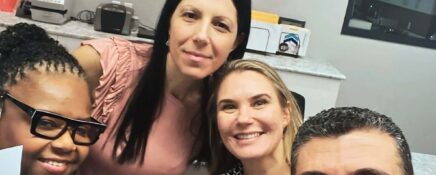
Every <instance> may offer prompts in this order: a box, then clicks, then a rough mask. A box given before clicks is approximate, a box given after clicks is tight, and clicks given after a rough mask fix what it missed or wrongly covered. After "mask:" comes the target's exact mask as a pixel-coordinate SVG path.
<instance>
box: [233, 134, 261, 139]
mask: <svg viewBox="0 0 436 175" xmlns="http://www.w3.org/2000/svg"><path fill="white" fill-rule="evenodd" d="M258 136H260V133H258V132H256V133H251V134H238V135H236V138H237V139H251V138H255V137H258Z"/></svg>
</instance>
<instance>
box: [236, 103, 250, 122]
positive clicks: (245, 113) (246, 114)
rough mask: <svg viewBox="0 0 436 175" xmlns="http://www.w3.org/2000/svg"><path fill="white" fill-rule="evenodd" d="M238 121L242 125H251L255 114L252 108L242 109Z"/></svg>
mask: <svg viewBox="0 0 436 175" xmlns="http://www.w3.org/2000/svg"><path fill="white" fill-rule="evenodd" d="M236 120H237V122H238V124H241V125H247V124H251V123H252V122H253V113H252V110H251V109H250V107H241V108H240V111H239V115H238V117H237V119H236Z"/></svg>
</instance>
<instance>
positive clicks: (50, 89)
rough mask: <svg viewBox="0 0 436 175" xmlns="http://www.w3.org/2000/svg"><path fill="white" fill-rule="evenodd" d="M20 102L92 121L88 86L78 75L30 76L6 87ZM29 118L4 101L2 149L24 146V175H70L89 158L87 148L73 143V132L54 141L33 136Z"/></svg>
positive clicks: (0, 126)
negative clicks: (71, 134)
mask: <svg viewBox="0 0 436 175" xmlns="http://www.w3.org/2000/svg"><path fill="white" fill-rule="evenodd" d="M6 90H7V91H8V92H9V94H11V95H12V96H14V97H15V98H16V99H17V100H19V101H21V102H23V103H25V104H27V105H29V106H31V107H33V108H36V109H42V110H46V111H50V112H54V113H57V114H60V115H63V116H67V117H68V118H71V119H78V120H89V119H90V117H89V116H90V110H91V104H90V98H89V94H88V87H87V85H86V82H85V81H84V80H83V79H81V78H79V77H78V76H77V75H73V74H70V73H68V72H65V73H40V72H37V71H32V72H27V73H26V78H24V79H22V80H19V81H18V82H17V83H16V84H14V85H11V86H8V87H6ZM30 121H31V120H30V116H29V115H27V114H26V113H25V112H23V110H21V109H20V108H18V107H17V106H16V105H15V104H14V103H12V102H11V101H10V100H4V107H3V112H2V116H1V118H0V149H3V148H8V147H12V146H16V145H23V147H24V151H23V157H22V166H21V167H22V168H21V171H22V173H21V174H22V175H33V174H38V175H53V174H56V175H67V174H72V173H73V172H74V171H75V170H77V168H78V166H79V164H80V163H81V162H82V161H83V160H84V159H85V157H86V155H87V154H88V149H89V148H88V146H79V145H75V144H74V143H73V140H72V138H71V136H70V132H65V133H64V134H63V135H62V136H60V137H59V138H57V139H55V140H47V139H43V138H40V137H36V136H34V135H32V134H31V133H30V124H31V122H30Z"/></svg>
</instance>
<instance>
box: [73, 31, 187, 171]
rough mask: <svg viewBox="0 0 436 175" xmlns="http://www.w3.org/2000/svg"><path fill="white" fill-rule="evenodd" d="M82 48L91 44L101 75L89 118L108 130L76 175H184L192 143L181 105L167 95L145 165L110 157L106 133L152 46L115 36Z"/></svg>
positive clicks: (110, 139)
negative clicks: (96, 53)
mask: <svg viewBox="0 0 436 175" xmlns="http://www.w3.org/2000/svg"><path fill="white" fill-rule="evenodd" d="M82 44H83V45H91V46H92V47H94V49H96V50H97V51H98V53H99V54H100V56H101V65H102V68H103V76H102V77H101V78H100V85H99V86H98V87H97V89H96V92H95V96H96V97H95V103H94V105H93V113H92V114H93V116H94V117H95V118H96V119H97V120H99V121H101V122H104V123H106V124H107V125H108V127H107V129H106V131H105V133H103V134H102V136H101V137H100V139H99V141H98V142H97V143H96V144H95V145H93V146H92V147H91V150H90V153H89V156H88V158H87V159H86V160H85V162H84V163H83V164H82V168H81V173H82V174H83V175H99V174H104V175H107V174H111V175H118V174H129V175H136V174H138V175H139V174H141V175H144V174H168V175H169V174H171V175H173V174H183V173H184V171H185V170H186V168H187V164H188V157H189V155H190V153H191V148H192V143H193V141H194V138H193V136H192V134H191V133H192V132H191V130H190V128H191V127H190V126H189V125H190V121H191V117H188V116H187V111H186V109H185V108H184V106H183V104H181V102H180V101H178V100H177V99H176V98H175V97H174V96H172V95H171V94H169V93H166V94H165V98H164V103H163V104H164V105H163V108H162V113H161V115H160V116H158V117H157V120H156V121H155V122H154V123H153V126H152V129H151V132H150V135H149V137H148V141H147V142H148V144H147V148H146V154H145V159H144V160H145V161H144V164H143V165H137V164H129V165H122V166H121V165H118V164H116V162H115V161H114V160H112V158H111V155H112V148H113V144H114V140H115V139H114V137H113V135H111V134H113V133H112V132H114V130H115V126H116V122H117V121H118V119H119V118H120V113H121V112H122V110H123V107H124V106H125V105H126V103H127V101H128V98H129V97H130V96H131V94H132V91H133V89H134V87H135V85H136V82H137V81H138V79H139V75H140V73H141V72H142V71H143V70H144V67H145V65H146V64H147V62H148V60H149V58H150V55H151V50H152V49H151V47H152V46H151V45H149V44H143V43H141V44H137V43H132V42H130V41H127V40H124V39H121V38H117V37H112V38H105V39H97V40H90V41H84V42H82ZM144 107H146V106H144ZM106 142H107V143H106ZM119 151H120V150H118V152H119Z"/></svg>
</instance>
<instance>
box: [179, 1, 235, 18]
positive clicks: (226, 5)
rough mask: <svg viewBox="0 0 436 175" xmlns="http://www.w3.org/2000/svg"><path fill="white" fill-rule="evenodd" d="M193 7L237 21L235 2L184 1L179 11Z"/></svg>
mask: <svg viewBox="0 0 436 175" xmlns="http://www.w3.org/2000/svg"><path fill="white" fill-rule="evenodd" d="M186 7H193V8H196V9H197V10H200V11H202V12H208V13H211V14H214V15H219V16H225V17H229V18H233V19H236V7H235V5H234V4H233V0H182V1H181V2H180V3H179V5H178V6H177V9H183V8H186Z"/></svg>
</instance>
